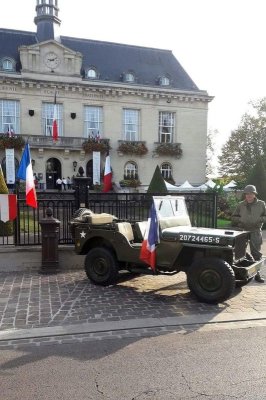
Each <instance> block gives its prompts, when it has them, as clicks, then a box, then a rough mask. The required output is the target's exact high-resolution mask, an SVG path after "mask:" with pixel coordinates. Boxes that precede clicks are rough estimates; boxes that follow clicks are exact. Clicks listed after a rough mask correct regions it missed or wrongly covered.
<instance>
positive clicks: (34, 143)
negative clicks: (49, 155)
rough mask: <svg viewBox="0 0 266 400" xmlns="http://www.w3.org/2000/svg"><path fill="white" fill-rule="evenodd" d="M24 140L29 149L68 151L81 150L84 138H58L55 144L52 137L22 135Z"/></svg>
mask: <svg viewBox="0 0 266 400" xmlns="http://www.w3.org/2000/svg"><path fill="white" fill-rule="evenodd" d="M23 137H24V139H25V140H27V139H28V143H29V145H30V147H31V148H33V149H34V148H40V147H41V148H49V147H53V148H54V149H55V148H56V149H69V150H71V149H72V150H82V149H83V147H82V145H83V143H84V140H85V139H84V138H82V137H63V136H61V137H58V140H57V141H56V142H54V141H53V138H52V136H37V135H32V136H29V135H27V136H26V135H23Z"/></svg>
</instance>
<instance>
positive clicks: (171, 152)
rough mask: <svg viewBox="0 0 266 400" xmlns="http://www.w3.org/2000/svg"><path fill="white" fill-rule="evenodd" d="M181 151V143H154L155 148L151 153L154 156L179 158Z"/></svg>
mask: <svg viewBox="0 0 266 400" xmlns="http://www.w3.org/2000/svg"><path fill="white" fill-rule="evenodd" d="M182 153H183V150H182V149H181V143H156V148H155V149H154V151H153V154H154V156H171V157H175V158H180V157H181V156H182Z"/></svg>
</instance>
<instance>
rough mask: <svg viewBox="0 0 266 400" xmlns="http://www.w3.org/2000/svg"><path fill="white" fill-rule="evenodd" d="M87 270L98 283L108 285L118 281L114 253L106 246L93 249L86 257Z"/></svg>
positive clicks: (90, 276)
mask: <svg viewBox="0 0 266 400" xmlns="http://www.w3.org/2000/svg"><path fill="white" fill-rule="evenodd" d="M85 272H86V274H87V277H88V278H89V279H90V280H91V281H92V282H93V283H95V284H96V285H102V286H108V285H112V284H114V283H116V282H117V279H118V268H117V265H116V260H115V257H114V255H113V253H112V252H111V251H110V250H108V249H105V248H104V247H95V248H93V249H91V250H90V251H89V252H88V254H87V255H86V258H85Z"/></svg>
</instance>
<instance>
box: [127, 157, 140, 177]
mask: <svg viewBox="0 0 266 400" xmlns="http://www.w3.org/2000/svg"><path fill="white" fill-rule="evenodd" d="M124 178H125V179H138V167H137V164H136V163H134V162H131V161H130V162H128V163H126V165H125V169H124Z"/></svg>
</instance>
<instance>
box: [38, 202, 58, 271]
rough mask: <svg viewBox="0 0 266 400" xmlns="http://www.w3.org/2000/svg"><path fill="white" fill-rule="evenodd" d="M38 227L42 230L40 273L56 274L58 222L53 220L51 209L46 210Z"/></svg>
mask: <svg viewBox="0 0 266 400" xmlns="http://www.w3.org/2000/svg"><path fill="white" fill-rule="evenodd" d="M40 225H41V230H42V266H41V270H40V272H42V273H49V272H57V270H58V266H59V259H58V240H59V225H60V221H59V220H58V219H55V218H53V212H52V209H51V208H47V209H46V218H44V219H42V220H41V221H40Z"/></svg>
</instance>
